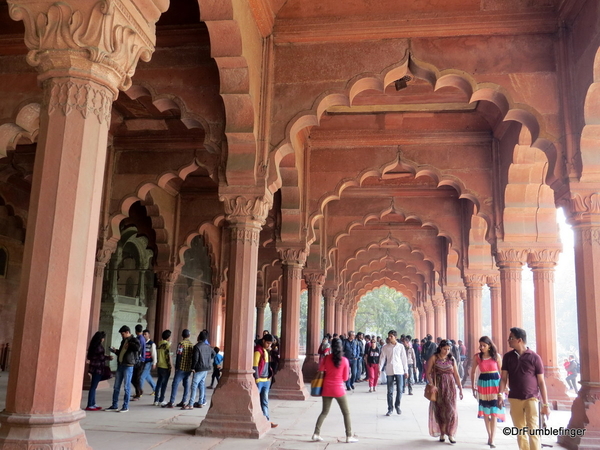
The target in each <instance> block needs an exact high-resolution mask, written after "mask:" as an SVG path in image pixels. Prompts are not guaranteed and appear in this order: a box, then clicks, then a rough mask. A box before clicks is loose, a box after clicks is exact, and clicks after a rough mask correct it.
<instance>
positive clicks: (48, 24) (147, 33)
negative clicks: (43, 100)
mask: <svg viewBox="0 0 600 450" xmlns="http://www.w3.org/2000/svg"><path fill="white" fill-rule="evenodd" d="M8 3H9V12H10V16H11V18H12V19H14V20H17V21H19V20H22V21H23V24H24V25H25V45H27V48H29V53H28V55H27V62H28V63H29V64H31V65H32V66H34V67H37V69H38V71H39V72H40V76H39V80H40V81H41V82H43V81H44V80H46V79H48V78H57V77H74V78H85V79H92V80H95V81H96V82H98V83H100V84H102V85H104V86H106V87H108V88H109V89H111V90H112V92H113V95H114V98H116V95H117V93H118V90H119V89H122V90H127V89H129V87H130V86H131V77H132V76H133V74H134V72H135V69H136V66H137V63H138V61H139V60H140V59H141V60H143V61H149V60H150V57H151V56H152V53H153V52H154V46H155V43H156V29H155V23H156V21H158V19H159V18H160V15H161V13H163V12H164V11H166V10H167V8H168V6H169V2H168V0H100V1H88V2H69V1H60V2H57V1H55V0H9V2H8ZM112 100H113V99H111V102H112Z"/></svg>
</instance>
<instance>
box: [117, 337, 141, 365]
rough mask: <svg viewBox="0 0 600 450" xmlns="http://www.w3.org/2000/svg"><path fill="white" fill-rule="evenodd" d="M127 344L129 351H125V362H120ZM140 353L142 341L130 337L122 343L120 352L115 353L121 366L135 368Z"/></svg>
mask: <svg viewBox="0 0 600 450" xmlns="http://www.w3.org/2000/svg"><path fill="white" fill-rule="evenodd" d="M126 343H127V350H125V354H124V355H123V361H119V355H120V354H121V349H122V348H123V346H124V345H125V344H126ZM139 351H140V341H139V340H138V339H137V337H135V336H130V337H128V338H126V339H123V340H122V341H121V345H120V346H119V350H117V351H116V352H113V353H114V354H115V355H117V361H118V362H119V365H120V366H135V364H136V363H137V361H138V356H139Z"/></svg>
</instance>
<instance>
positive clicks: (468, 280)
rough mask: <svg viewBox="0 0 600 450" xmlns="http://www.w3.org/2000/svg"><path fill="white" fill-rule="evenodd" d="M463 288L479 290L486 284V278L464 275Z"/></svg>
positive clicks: (483, 276)
mask: <svg viewBox="0 0 600 450" xmlns="http://www.w3.org/2000/svg"><path fill="white" fill-rule="evenodd" d="M464 281H465V286H467V288H481V287H482V286H483V285H484V284H486V281H487V279H486V276H485V275H483V274H478V273H476V274H470V275H465V279H464Z"/></svg>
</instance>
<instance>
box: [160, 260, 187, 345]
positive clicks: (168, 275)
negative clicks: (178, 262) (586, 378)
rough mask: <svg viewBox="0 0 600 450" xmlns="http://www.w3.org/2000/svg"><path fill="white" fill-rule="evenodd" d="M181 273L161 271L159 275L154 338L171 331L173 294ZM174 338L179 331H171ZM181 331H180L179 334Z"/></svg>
mask: <svg viewBox="0 0 600 450" xmlns="http://www.w3.org/2000/svg"><path fill="white" fill-rule="evenodd" d="M178 277H179V272H169V271H166V270H165V271H161V272H159V273H158V290H157V299H156V320H155V322H154V323H155V325H154V336H161V335H162V332H163V331H165V330H171V327H172V324H171V306H173V292H174V290H175V280H177V278H178ZM171 332H172V333H173V335H174V336H177V335H178V331H177V330H171ZM180 332H181V330H179V333H180ZM155 339H156V338H155Z"/></svg>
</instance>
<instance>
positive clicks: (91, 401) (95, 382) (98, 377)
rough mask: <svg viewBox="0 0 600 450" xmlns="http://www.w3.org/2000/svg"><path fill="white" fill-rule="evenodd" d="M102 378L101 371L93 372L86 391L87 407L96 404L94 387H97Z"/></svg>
mask: <svg viewBox="0 0 600 450" xmlns="http://www.w3.org/2000/svg"><path fill="white" fill-rule="evenodd" d="M101 379H102V374H101V373H93V374H92V381H91V382H90V390H89V392H88V403H87V407H88V408H91V407H92V406H96V389H97V388H98V383H100V380H101Z"/></svg>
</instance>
